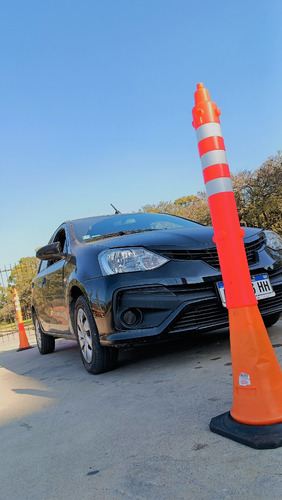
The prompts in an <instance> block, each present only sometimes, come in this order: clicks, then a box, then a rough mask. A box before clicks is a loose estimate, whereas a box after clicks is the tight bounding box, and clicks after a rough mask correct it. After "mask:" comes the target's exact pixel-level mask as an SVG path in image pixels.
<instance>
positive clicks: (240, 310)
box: [192, 83, 282, 448]
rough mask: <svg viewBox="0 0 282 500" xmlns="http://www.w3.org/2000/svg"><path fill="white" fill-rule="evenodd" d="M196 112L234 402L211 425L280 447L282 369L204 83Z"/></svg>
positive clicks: (254, 444) (256, 445)
mask: <svg viewBox="0 0 282 500" xmlns="http://www.w3.org/2000/svg"><path fill="white" fill-rule="evenodd" d="M192 113H193V126H194V128H195V130H196V135H197V140H198V148H199V154H200V158H201V163H202V168H203V176H204V181H205V186H206V191H207V195H208V201H209V206H210V212H211V218H212V224H213V228H214V241H215V243H216V246H217V251H218V256H219V262H220V268H221V272H222V278H223V282H224V288H225V294H226V307H227V308H228V314H229V327H230V343H231V356H232V369H233V407H232V409H231V411H230V412H227V413H224V414H222V415H219V416H218V417H215V418H213V419H212V420H211V423H210V429H211V430H212V431H213V432H216V433H217V434H221V435H223V436H226V437H229V438H230V439H233V440H235V441H239V442H241V443H244V444H246V445H248V446H251V447H253V448H277V447H278V446H282V372H281V369H280V366H279V363H278V360H277V358H276V356H275V353H274V350H273V348H272V345H271V342H270V340H269V337H268V333H267V330H266V328H265V326H264V323H263V320H262V317H261V315H260V312H259V309H258V306H257V299H256V296H255V294H254V290H253V287H252V282H251V277H250V272H249V267H248V261H247V257H246V252H245V248H244V242H243V236H244V229H243V228H241V227H240V223H239V217H238V212H237V208H236V202H235V196H234V193H233V188H232V182H231V178H230V171H229V167H228V164H227V158H226V153H225V146H224V141H223V137H222V132H221V126H220V121H219V115H220V110H219V108H218V107H217V105H216V104H215V103H214V102H212V101H211V99H210V96H209V92H208V90H207V89H206V88H205V87H204V85H203V84H202V83H199V84H198V85H197V90H196V92H195V107H194V108H193V112H192ZM263 277H265V278H266V282H267V286H270V284H269V281H268V279H267V276H265V275H264V276H262V279H263Z"/></svg>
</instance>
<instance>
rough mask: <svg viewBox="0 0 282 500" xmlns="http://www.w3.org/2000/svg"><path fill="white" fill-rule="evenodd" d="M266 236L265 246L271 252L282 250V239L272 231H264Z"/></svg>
mask: <svg viewBox="0 0 282 500" xmlns="http://www.w3.org/2000/svg"><path fill="white" fill-rule="evenodd" d="M264 234H265V236H266V246H267V247H269V248H272V250H282V238H280V236H279V234H277V233H275V232H274V231H264Z"/></svg>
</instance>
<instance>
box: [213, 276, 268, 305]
mask: <svg viewBox="0 0 282 500" xmlns="http://www.w3.org/2000/svg"><path fill="white" fill-rule="evenodd" d="M251 279H252V285H253V289H254V292H255V295H256V298H257V299H258V300H261V299H267V298H268V297H274V295H275V292H274V291H273V289H272V286H271V284H270V281H269V277H268V275H267V274H258V275H257V276H252V277H251ZM217 289H218V292H219V296H220V298H221V302H222V305H223V306H224V307H226V299H225V290H224V284H223V281H219V282H218V283H217Z"/></svg>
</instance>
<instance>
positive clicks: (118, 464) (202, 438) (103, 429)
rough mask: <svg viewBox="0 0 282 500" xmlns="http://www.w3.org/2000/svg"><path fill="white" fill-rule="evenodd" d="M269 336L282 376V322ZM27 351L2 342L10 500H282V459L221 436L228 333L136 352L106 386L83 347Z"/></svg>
mask: <svg viewBox="0 0 282 500" xmlns="http://www.w3.org/2000/svg"><path fill="white" fill-rule="evenodd" d="M268 332H269V335H270V339H271V342H272V345H273V347H274V350H275V353H276V355H277V358H278V360H279V362H280V366H282V321H281V320H280V321H279V322H278V323H277V324H276V325H275V326H273V327H271V328H269V329H268ZM29 338H30V343H31V345H35V341H34V336H32V334H31V335H30V337H29ZM17 348H18V340H17V338H15V336H13V337H12V338H10V339H8V338H7V339H5V341H4V340H3V339H1V338H0V351H1V352H0V364H1V368H0V374H1V380H0V394H1V413H0V435H1V438H0V445H1V447H0V449H1V455H0V456H1V459H0V499H1V500H15V499H19V500H39V499H40V500H57V499H60V500H92V499H95V500H116V499H117V500H119V499H136V500H143V499H145V500H163V499H164V500H170V499H172V500H180V499H181V500H190V499H191V500H198V499H199V500H221V499H240V500H242V499H247V500H251V499H255V500H266V499H267V500H268V499H269V498H271V499H272V500H281V498H282V448H277V449H273V450H255V449H253V448H249V447H247V446H244V445H242V444H239V443H236V442H234V441H231V440H229V439H227V438H224V437H221V436H219V435H217V434H214V433H212V432H211V431H210V430H209V422H210V420H211V418H212V417H214V416H216V415H219V414H221V413H223V412H225V411H228V410H230V409H231V407H232V366H231V358H230V351H229V336H228V330H222V331H218V332H213V333H212V334H208V335H200V336H190V337H189V338H187V339H185V341H178V342H173V343H170V344H163V345H159V346H151V347H149V346H148V347H142V348H139V349H131V350H127V351H124V352H122V353H121V356H120V362H119V366H118V368H117V369H116V370H115V371H112V372H109V373H105V374H102V375H97V376H95V375H90V374H89V373H87V372H86V370H85V369H84V367H83V365H82V362H81V360H80V357H79V353H78V349H77V345H76V343H75V342H67V341H64V340H59V341H56V351H55V352H54V353H53V354H49V355H46V356H41V355H40V354H39V352H38V350H37V347H34V348H32V349H28V350H25V351H20V352H17Z"/></svg>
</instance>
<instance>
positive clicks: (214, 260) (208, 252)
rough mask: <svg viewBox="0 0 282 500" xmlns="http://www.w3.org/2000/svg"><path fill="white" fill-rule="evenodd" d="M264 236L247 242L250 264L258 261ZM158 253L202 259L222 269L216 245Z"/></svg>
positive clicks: (246, 248) (160, 251) (186, 258)
mask: <svg viewBox="0 0 282 500" xmlns="http://www.w3.org/2000/svg"><path fill="white" fill-rule="evenodd" d="M264 241H265V240H264V236H263V235H261V236H260V237H259V238H258V239H256V240H255V241H252V242H250V243H245V250H246V255H247V259H248V264H249V265H251V264H255V263H256V262H257V261H258V256H257V253H256V252H257V251H258V250H259V249H260V248H261V247H262V246H263V244H264ZM155 251H156V252H157V253H159V254H161V255H162V256H163V257H166V258H167V259H171V260H202V261H204V262H206V264H209V265H210V266H211V267H213V268H215V269H220V266H219V259H218V254H217V249H216V247H211V248H204V249H200V250H185V249H184V250H182V249H181V250H180V249H171V250H161V249H160V250H155Z"/></svg>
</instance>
